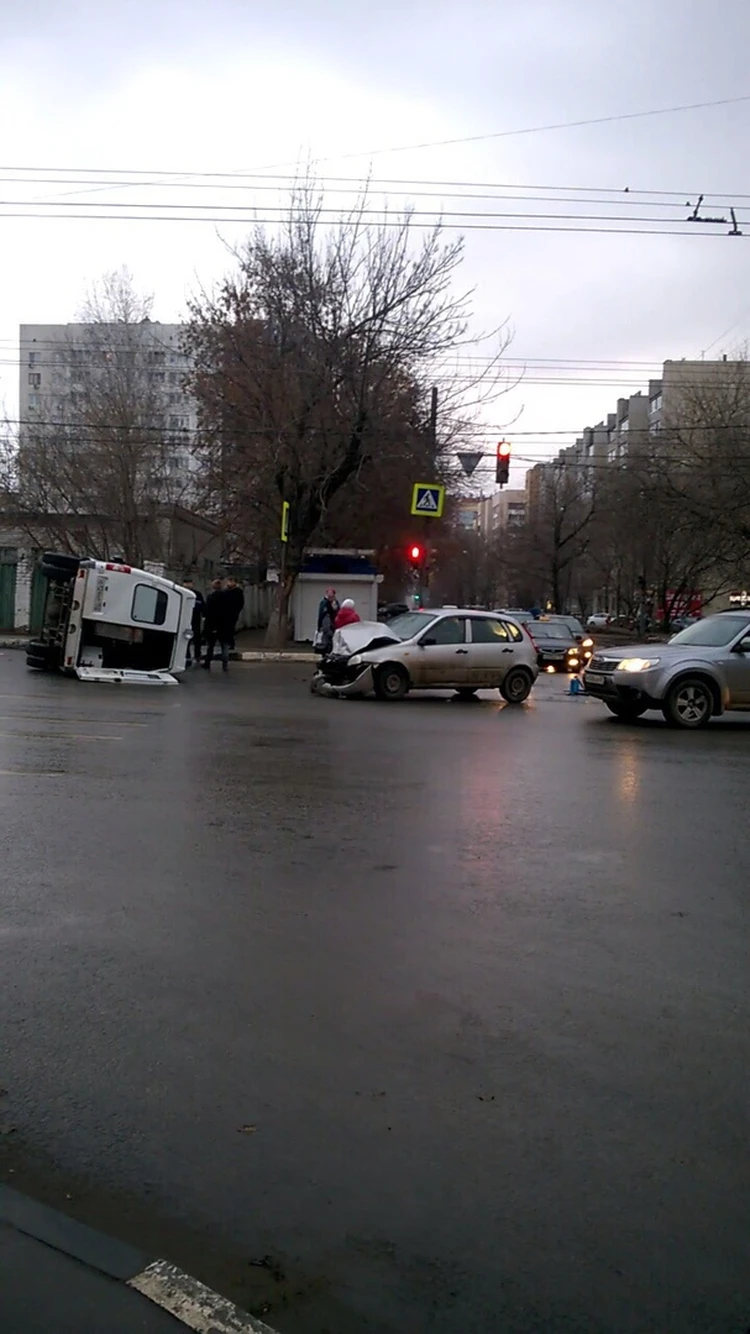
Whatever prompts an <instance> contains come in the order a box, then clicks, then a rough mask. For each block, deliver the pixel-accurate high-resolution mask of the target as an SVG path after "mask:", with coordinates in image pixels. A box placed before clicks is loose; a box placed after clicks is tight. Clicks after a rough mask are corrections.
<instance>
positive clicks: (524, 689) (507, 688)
mask: <svg viewBox="0 0 750 1334" xmlns="http://www.w3.org/2000/svg"><path fill="white" fill-rule="evenodd" d="M533 684H534V682H533V680H532V678H531V672H527V671H525V670H524V668H523V667H514V668H513V669H512V670H511V671H509V672H508V675H507V676H506V678H505V680H504V681H503V683H502V685H501V687H500V694H501V695H502V697H503V699H504V700H505V701H506V703H508V704H523V702H524V700H526V699H528V697H529V693H530V691H531V687H532V685H533Z"/></svg>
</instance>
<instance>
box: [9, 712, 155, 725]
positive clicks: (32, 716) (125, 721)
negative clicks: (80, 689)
mask: <svg viewBox="0 0 750 1334" xmlns="http://www.w3.org/2000/svg"><path fill="white" fill-rule="evenodd" d="M19 718H23V720H24V722H30V723H87V724H89V726H92V725H93V722H92V720H91V719H90V718H69V717H65V718H60V717H57V718H46V717H45V716H44V714H43V713H0V723H14V722H16V721H17V719H19ZM96 721H98V719H97V720H96ZM112 721H113V722H114V723H115V724H116V726H117V727H150V723H131V721H130V719H129V718H113V719H112Z"/></svg>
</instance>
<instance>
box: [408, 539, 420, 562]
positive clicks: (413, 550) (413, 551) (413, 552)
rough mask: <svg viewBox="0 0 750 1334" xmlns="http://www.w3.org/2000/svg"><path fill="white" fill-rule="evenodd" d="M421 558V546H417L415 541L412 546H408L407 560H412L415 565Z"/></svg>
mask: <svg viewBox="0 0 750 1334" xmlns="http://www.w3.org/2000/svg"><path fill="white" fill-rule="evenodd" d="M421 559H422V548H421V547H418V546H417V544H416V543H415V544H414V546H413V547H409V560H413V561H414V564H415V565H416V564H418V563H419V561H421Z"/></svg>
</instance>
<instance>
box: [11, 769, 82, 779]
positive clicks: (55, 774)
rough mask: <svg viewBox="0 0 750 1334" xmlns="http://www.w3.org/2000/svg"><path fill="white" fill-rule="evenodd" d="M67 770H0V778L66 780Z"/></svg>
mask: <svg viewBox="0 0 750 1334" xmlns="http://www.w3.org/2000/svg"><path fill="white" fill-rule="evenodd" d="M67 776H68V770H67V769H0V778H67Z"/></svg>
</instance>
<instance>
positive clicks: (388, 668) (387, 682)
mask: <svg viewBox="0 0 750 1334" xmlns="http://www.w3.org/2000/svg"><path fill="white" fill-rule="evenodd" d="M408 691H409V677H408V675H407V672H406V669H405V668H404V667H400V666H399V665H398V663H396V662H387V663H386V664H385V666H384V667H380V668H379V669H378V671H377V672H376V673H375V694H376V695H377V697H378V699H389V700H393V699H403V698H404V695H406V694H408Z"/></svg>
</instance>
